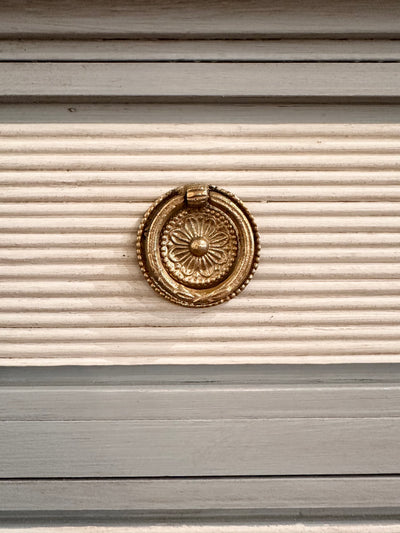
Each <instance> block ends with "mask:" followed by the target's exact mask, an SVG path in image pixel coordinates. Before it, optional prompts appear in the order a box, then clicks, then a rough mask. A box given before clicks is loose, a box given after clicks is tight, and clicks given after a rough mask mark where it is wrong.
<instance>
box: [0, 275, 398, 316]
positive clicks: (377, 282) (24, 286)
mask: <svg viewBox="0 0 400 533" xmlns="http://www.w3.org/2000/svg"><path fill="white" fill-rule="evenodd" d="M144 287H145V289H144ZM142 290H144V291H147V294H148V295H152V297H153V298H154V294H153V293H152V292H151V290H150V288H149V287H148V286H147V285H143V284H142V283H140V287H139V286H137V285H136V284H134V283H132V280H130V281H119V280H108V281H104V280H94V279H92V280H73V279H68V280H65V281H56V280H51V279H48V280H46V279H45V280H43V279H42V280H23V279H17V280H12V281H8V280H3V281H2V282H1V284H0V295H2V296H46V297H49V298H50V297H55V296H65V295H68V296H72V295H73V296H75V295H78V296H90V297H93V296H126V295H129V294H131V293H132V292H133V291H134V294H138V295H140V294H142V292H141V291H142ZM243 294H244V295H246V296H249V297H250V296H251V297H252V298H255V297H259V296H260V295H265V296H267V297H275V296H277V295H290V294H293V295H296V296H297V295H308V294H311V295H313V296H315V295H319V296H325V295H332V294H333V295H364V294H366V295H398V294H400V280H399V279H390V280H387V279H382V278H376V279H375V278H374V279H369V280H368V279H362V278H361V279H357V280H349V279H347V280H346V279H340V278H339V277H337V278H336V279H320V280H311V279H297V280H294V279H285V280H260V279H258V278H257V277H256V278H255V279H253V280H252V282H251V283H250V284H249V286H248V287H246V292H244V293H243ZM243 294H242V295H241V296H240V297H241V298H243V297H244V296H243ZM157 301H158V302H159V303H160V302H163V300H161V299H158V300H157ZM230 304H231V302H230ZM230 304H229V305H230ZM168 309H170V307H168ZM174 309H175V308H174Z"/></svg>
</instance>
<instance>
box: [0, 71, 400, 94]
mask: <svg viewBox="0 0 400 533" xmlns="http://www.w3.org/2000/svg"><path fill="white" fill-rule="evenodd" d="M105 70H106V71H107V76H104V72H105ZM249 80H251V83H249ZM399 80H400V64H399V63H396V62H392V63H343V62H337V63H333V62H332V63H329V62H324V63H301V64H300V63H286V62H275V63H261V62H260V63H240V64H235V63H214V62H211V63H179V62H176V63H157V62H147V63H146V62H143V63H124V62H122V63H113V62H111V63H101V62H98V63H85V62H82V63H76V62H75V63H71V62H69V63H68V62H65V63H62V65H60V63H58V62H45V63H36V62H14V63H12V62H5V63H2V64H1V77H0V100H2V101H9V102H13V101H14V102H25V101H26V102H29V101H31V102H32V101H35V102H37V101H52V100H53V101H54V100H55V101H57V100H60V101H67V102H71V101H74V100H75V101H78V102H81V101H90V102H93V101H96V100H97V101H108V102H109V101H110V99H113V101H118V99H119V100H120V101H132V102H134V101H136V100H139V101H147V102H148V101H160V100H162V101H168V100H170V101H172V102H174V101H187V102H189V101H190V102H193V100H195V99H197V101H201V100H202V99H203V100H205V101H212V102H214V101H215V102H217V101H219V102H221V103H223V102H224V101H226V100H227V99H229V98H231V99H232V100H234V101H241V100H243V101H253V100H254V99H256V100H262V101H282V100H283V101H288V100H289V101H290V102H295V101H300V102H309V101H316V102H320V101H321V100H323V101H325V102H329V101H330V100H332V101H338V102H341V103H343V101H346V102H347V101H351V102H361V103H362V102H365V101H367V102H369V103H372V102H380V101H381V102H386V103H388V102H397V101H398V100H399V98H400V81H399Z"/></svg>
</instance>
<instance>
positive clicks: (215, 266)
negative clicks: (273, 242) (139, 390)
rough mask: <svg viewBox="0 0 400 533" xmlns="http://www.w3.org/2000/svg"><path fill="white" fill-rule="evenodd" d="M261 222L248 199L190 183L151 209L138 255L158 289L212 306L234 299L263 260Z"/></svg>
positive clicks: (180, 301)
mask: <svg viewBox="0 0 400 533" xmlns="http://www.w3.org/2000/svg"><path fill="white" fill-rule="evenodd" d="M259 252H260V244H259V235H258V232H257V226H256V224H255V222H254V219H253V217H252V216H251V214H250V213H249V211H248V210H247V209H246V207H245V206H244V205H243V203H242V202H241V201H240V200H239V199H238V198H237V197H236V196H235V195H233V194H232V193H230V192H227V191H225V190H222V189H219V188H217V187H214V186H213V185H198V184H193V185H187V186H183V187H178V188H177V189H173V190H172V191H169V192H168V193H166V194H164V195H163V196H161V198H159V199H158V200H156V201H155V202H154V203H153V204H152V205H151V206H150V208H149V209H148V210H147V212H146V213H145V215H144V217H143V220H142V223H141V224H140V227H139V232H138V237H137V255H138V259H139V265H140V267H141V269H142V271H143V274H144V276H145V278H146V279H147V281H148V282H149V284H150V285H151V286H152V287H153V289H154V290H155V291H156V292H158V293H159V294H161V295H162V296H164V297H165V298H167V299H168V300H170V301H171V302H174V303H176V304H180V305H184V306H187V307H208V306H211V305H217V304H220V303H222V302H225V301H227V300H229V299H230V298H233V297H234V296H236V295H237V294H238V293H239V292H240V291H242V290H243V289H244V288H245V286H246V285H247V284H248V282H249V281H250V279H251V278H252V276H253V274H254V271H255V270H256V268H257V265H258V260H259Z"/></svg>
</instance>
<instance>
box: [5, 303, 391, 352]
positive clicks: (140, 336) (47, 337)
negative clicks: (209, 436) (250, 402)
mask: <svg viewBox="0 0 400 533" xmlns="http://www.w3.org/2000/svg"><path fill="white" fill-rule="evenodd" d="M184 311H185V310H181V311H180V313H178V315H179V314H180V315H184V314H185V312H184ZM216 314H217V313H213V315H214V316H213V318H215V315H216ZM186 315H187V313H186ZM198 316H199V315H197V317H198ZM153 333H154V338H153V337H149V334H148V328H147V327H146V326H144V325H142V326H139V325H138V326H135V327H131V326H123V325H120V326H116V325H114V326H112V325H106V326H94V325H93V326H91V327H85V328H81V327H79V325H75V326H66V325H65V326H54V327H37V328H31V327H29V326H15V327H10V326H5V327H4V328H3V329H2V331H1V338H2V341H3V342H10V343H13V342H15V343H21V344H23V343H28V344H29V343H32V342H52V341H60V342H99V343H115V342H118V343H120V342H123V343H125V342H127V343H129V342H136V341H141V342H142V343H143V344H152V343H154V342H159V341H173V340H174V339H175V340H176V341H177V343H179V342H193V343H196V342H199V341H202V342H203V341H207V342H211V340H210V333H212V338H213V339H214V338H215V340H216V342H230V343H233V342H247V341H248V342H253V341H254V342H255V343H257V342H261V341H266V340H267V341H268V343H269V341H270V342H271V343H272V342H275V341H277V342H278V341H287V340H292V341H298V342H300V341H301V342H308V341H312V340H320V341H322V340H327V339H330V340H335V341H337V342H338V343H339V344H340V343H342V344H344V343H345V341H355V342H356V343H367V342H373V341H378V340H384V341H390V342H392V341H393V342H400V332H399V330H398V327H397V326H396V325H378V324H376V325H372V326H370V325H366V324H364V325H363V324H359V325H354V324H353V325H349V324H347V325H346V324H343V325H330V326H327V327H325V328H320V327H318V326H311V325H309V324H307V323H306V324H303V325H299V326H297V327H289V326H288V327H285V326H277V325H273V324H266V325H265V326H264V327H263V328H262V329H261V328H260V327H259V326H258V325H257V324H253V323H252V322H250V323H249V324H245V323H243V324H242V326H241V327H240V329H238V328H235V329H232V328H230V327H229V319H228V321H226V323H225V324H223V325H222V326H221V325H217V324H215V323H214V322H213V323H209V322H208V323H207V322H206V321H205V320H204V321H203V324H197V323H196V321H195V320H194V319H193V318H190V317H189V318H188V319H187V320H186V324H185V323H181V324H180V325H178V326H177V325H176V324H173V325H172V326H165V327H159V328H155V329H154V331H153ZM200 348H201V347H200Z"/></svg>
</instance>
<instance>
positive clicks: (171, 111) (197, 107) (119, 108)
mask: <svg viewBox="0 0 400 533" xmlns="http://www.w3.org/2000/svg"><path fill="white" fill-rule="evenodd" d="M0 70H1V66H0ZM0 121H1V122H5V123H9V124H18V123H22V124H35V125H36V124H55V123H57V124H58V127H59V128H60V130H61V131H63V130H64V129H65V132H67V130H68V128H69V127H70V126H69V125H70V124H74V123H78V124H92V123H96V124H109V123H111V124H121V125H124V124H125V125H126V126H127V128H129V124H147V123H148V124H151V123H161V124H174V125H175V124H177V123H179V124H192V123H197V124H199V125H201V124H210V123H211V124H226V123H229V124H241V123H242V124H243V123H245V124H260V125H261V124H262V125H268V124H272V125H276V127H282V128H284V127H285V124H318V125H320V124H332V125H333V124H334V125H335V126H334V127H337V125H340V124H342V125H344V128H343V130H342V131H343V134H345V128H346V124H353V125H362V124H379V125H382V124H395V125H396V124H398V123H399V122H400V106H399V105H386V104H385V105H363V104H358V105H356V106H355V105H343V104H342V105H339V104H334V105H330V104H327V103H325V104H285V105H279V104H268V103H267V104H249V103H246V104H240V103H238V104H223V103H220V104H218V113H216V108H215V105H214V104H199V103H193V104H188V103H185V104H168V105H165V104H156V103H153V104H129V105H125V104H112V105H109V104H90V103H88V104H75V105H71V104H69V103H65V104H38V103H36V104H35V103H31V104H1V103H0ZM339 127H340V126H339ZM282 131H283V129H282ZM319 134H322V130H321V131H320V132H319ZM358 134H362V127H359V128H358V129H357V130H356V131H355V133H354V135H358Z"/></svg>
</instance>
